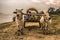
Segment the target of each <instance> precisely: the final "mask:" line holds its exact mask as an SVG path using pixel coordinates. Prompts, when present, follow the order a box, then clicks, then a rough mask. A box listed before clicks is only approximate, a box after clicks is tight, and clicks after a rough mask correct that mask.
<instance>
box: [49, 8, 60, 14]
mask: <svg viewBox="0 0 60 40" xmlns="http://www.w3.org/2000/svg"><path fill="white" fill-rule="evenodd" d="M48 13H49V14H60V7H59V8H58V9H55V8H54V7H50V8H49V9H48Z"/></svg>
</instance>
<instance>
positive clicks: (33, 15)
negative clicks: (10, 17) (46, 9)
mask: <svg viewBox="0 0 60 40" xmlns="http://www.w3.org/2000/svg"><path fill="white" fill-rule="evenodd" d="M31 11H34V12H31ZM14 13H15V14H17V11H16V12H14ZM18 13H20V14H18V15H20V16H18V20H19V17H21V19H20V21H21V20H22V19H23V26H22V28H21V27H19V28H21V29H23V28H25V27H26V23H29V22H30V23H32V24H33V23H38V24H39V28H41V27H42V30H43V32H44V33H46V31H48V25H49V24H48V23H47V26H45V23H43V25H41V23H40V19H41V16H43V15H44V14H43V13H42V14H40V13H38V11H37V10H36V9H35V8H29V9H28V10H27V12H26V13H23V12H22V10H19V11H18ZM20 23H22V22H20ZM35 25H36V24H35ZM18 26H19V25H18ZM29 26H30V25H29ZM21 29H20V31H21Z"/></svg>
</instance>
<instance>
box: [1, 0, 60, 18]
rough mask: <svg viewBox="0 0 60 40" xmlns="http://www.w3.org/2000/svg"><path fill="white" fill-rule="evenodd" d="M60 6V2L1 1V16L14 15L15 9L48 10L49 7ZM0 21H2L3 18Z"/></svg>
mask: <svg viewBox="0 0 60 40" xmlns="http://www.w3.org/2000/svg"><path fill="white" fill-rule="evenodd" d="M59 4H60V0H0V15H1V14H2V15H5V14H13V11H15V9H21V8H23V9H24V10H26V9H28V8H30V7H34V8H36V9H38V10H47V9H48V8H49V7H56V8H58V7H60V5H59ZM2 17H4V16H2ZM7 17H8V16H7ZM9 18H11V17H9ZM0 19H2V18H1V16H0Z"/></svg>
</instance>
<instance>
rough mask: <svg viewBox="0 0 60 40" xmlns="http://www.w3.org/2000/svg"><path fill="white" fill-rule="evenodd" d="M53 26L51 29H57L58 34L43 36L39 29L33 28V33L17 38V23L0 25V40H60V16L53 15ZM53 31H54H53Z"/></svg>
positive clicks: (29, 32)
mask: <svg viewBox="0 0 60 40" xmlns="http://www.w3.org/2000/svg"><path fill="white" fill-rule="evenodd" d="M51 18H52V25H51V26H50V28H52V29H56V34H51V35H50V34H49V35H43V34H42V33H39V31H40V30H39V28H35V29H34V28H33V29H32V30H31V31H28V29H25V32H26V31H27V34H26V35H23V36H22V35H21V36H17V35H15V32H16V31H17V28H16V24H15V22H8V23H2V24H0V40H60V14H59V15H57V14H55V15H51ZM51 31H52V30H51Z"/></svg>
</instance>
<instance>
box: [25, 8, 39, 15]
mask: <svg viewBox="0 0 60 40" xmlns="http://www.w3.org/2000/svg"><path fill="white" fill-rule="evenodd" d="M30 11H35V12H36V13H37V14H38V11H37V10H36V9H35V8H29V9H28V10H27V12H26V13H30Z"/></svg>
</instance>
